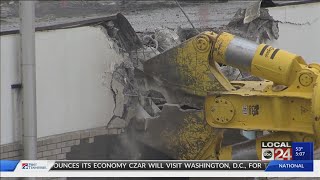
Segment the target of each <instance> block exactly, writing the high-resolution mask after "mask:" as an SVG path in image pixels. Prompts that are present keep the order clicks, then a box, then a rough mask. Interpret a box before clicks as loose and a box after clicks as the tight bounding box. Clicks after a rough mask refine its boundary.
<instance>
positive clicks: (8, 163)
mask: <svg viewBox="0 0 320 180" xmlns="http://www.w3.org/2000/svg"><path fill="white" fill-rule="evenodd" d="M19 162H20V161H19V160H0V171H14V170H15V169H16V167H17V165H18V163H19Z"/></svg>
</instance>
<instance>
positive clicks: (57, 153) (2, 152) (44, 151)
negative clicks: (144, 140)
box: [0, 127, 124, 160]
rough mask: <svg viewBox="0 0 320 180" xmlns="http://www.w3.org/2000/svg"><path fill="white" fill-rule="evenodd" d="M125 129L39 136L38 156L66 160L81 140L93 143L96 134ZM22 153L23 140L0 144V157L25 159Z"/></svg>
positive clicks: (117, 131) (45, 158)
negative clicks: (67, 155)
mask: <svg viewBox="0 0 320 180" xmlns="http://www.w3.org/2000/svg"><path fill="white" fill-rule="evenodd" d="M123 131H124V130H123V129H121V128H111V129H110V128H107V127H100V128H95V129H88V130H83V131H76V132H69V133H65V134H59V135H54V136H49V137H44V138H39V139H38V154H37V158H38V159H40V160H64V159H66V154H67V153H68V152H70V151H71V148H72V147H73V146H77V145H80V143H81V142H87V143H92V142H94V138H95V137H96V136H101V135H107V134H110V135H112V134H120V133H121V132H123ZM22 154H23V147H22V144H21V142H16V143H11V144H5V145H1V146H0V159H23V157H22Z"/></svg>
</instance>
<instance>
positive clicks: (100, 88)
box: [0, 27, 123, 144]
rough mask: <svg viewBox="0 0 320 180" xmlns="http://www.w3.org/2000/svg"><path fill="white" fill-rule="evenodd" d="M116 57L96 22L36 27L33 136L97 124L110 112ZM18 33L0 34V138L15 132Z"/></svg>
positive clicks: (16, 135) (17, 127) (17, 117)
mask: <svg viewBox="0 0 320 180" xmlns="http://www.w3.org/2000/svg"><path fill="white" fill-rule="evenodd" d="M122 59H123V58H122V57H121V56H120V55H119V54H118V53H117V51H115V50H114V43H113V41H111V40H110V39H109V37H108V36H107V35H106V33H105V31H104V29H103V28H100V27H79V28H73V29H64V30H54V31H45V32H37V33H36V73H37V75H36V81H37V87H36V88H37V118H38V137H39V138H40V137H46V136H51V135H56V134H62V133H66V132H73V131H78V130H84V129H90V128H96V127H103V126H106V125H107V124H108V122H109V121H110V119H111V118H112V116H113V108H114V100H113V94H112V92H111V90H110V80H111V73H112V71H113V68H114V66H115V64H117V63H120V62H121V61H122ZM19 74H20V73H19V35H5V36H1V121H0V124H1V140H0V142H1V144H8V143H12V142H15V141H19V140H20V138H21V133H22V132H21V131H22V130H21V106H20V105H19V104H20V103H21V97H19V94H20V93H18V91H19V90H17V89H11V85H12V84H16V83H19V82H20V75H19Z"/></svg>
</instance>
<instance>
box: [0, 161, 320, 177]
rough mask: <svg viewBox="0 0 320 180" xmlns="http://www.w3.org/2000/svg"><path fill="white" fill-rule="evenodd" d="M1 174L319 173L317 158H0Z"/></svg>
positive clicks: (182, 174)
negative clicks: (202, 159)
mask: <svg viewBox="0 0 320 180" xmlns="http://www.w3.org/2000/svg"><path fill="white" fill-rule="evenodd" d="M0 170H1V173H0V174H1V177H79V176H81V177H82V176H83V177H115V176H117V177H157V176H163V175H166V176H167V177H215V176H217V177H219V176H225V173H226V172H228V176H230V177H237V176H242V177H244V176H247V177H256V176H259V177H260V176H261V177H274V176H277V177H281V176H283V177H320V161H317V160H314V161H312V160H290V161H284V160H273V161H270V162H265V161H207V160H205V161H195V160H193V161H175V160H168V161H165V160H145V161H144V160H117V161H115V160H114V161H109V160H101V161H96V160H87V161H82V160H72V161H71V160H70V161H68V160H63V161H61V160H57V161H54V160H34V161H33V160H21V161H19V160H0Z"/></svg>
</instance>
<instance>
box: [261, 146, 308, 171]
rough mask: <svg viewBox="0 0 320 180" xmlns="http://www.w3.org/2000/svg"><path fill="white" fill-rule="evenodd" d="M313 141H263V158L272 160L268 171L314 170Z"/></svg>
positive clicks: (263, 159)
mask: <svg viewBox="0 0 320 180" xmlns="http://www.w3.org/2000/svg"><path fill="white" fill-rule="evenodd" d="M313 150H314V149H313V143H312V142H291V141H262V142H261V160H262V161H270V162H269V164H268V168H267V169H266V171H313V167H314V164H313Z"/></svg>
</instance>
